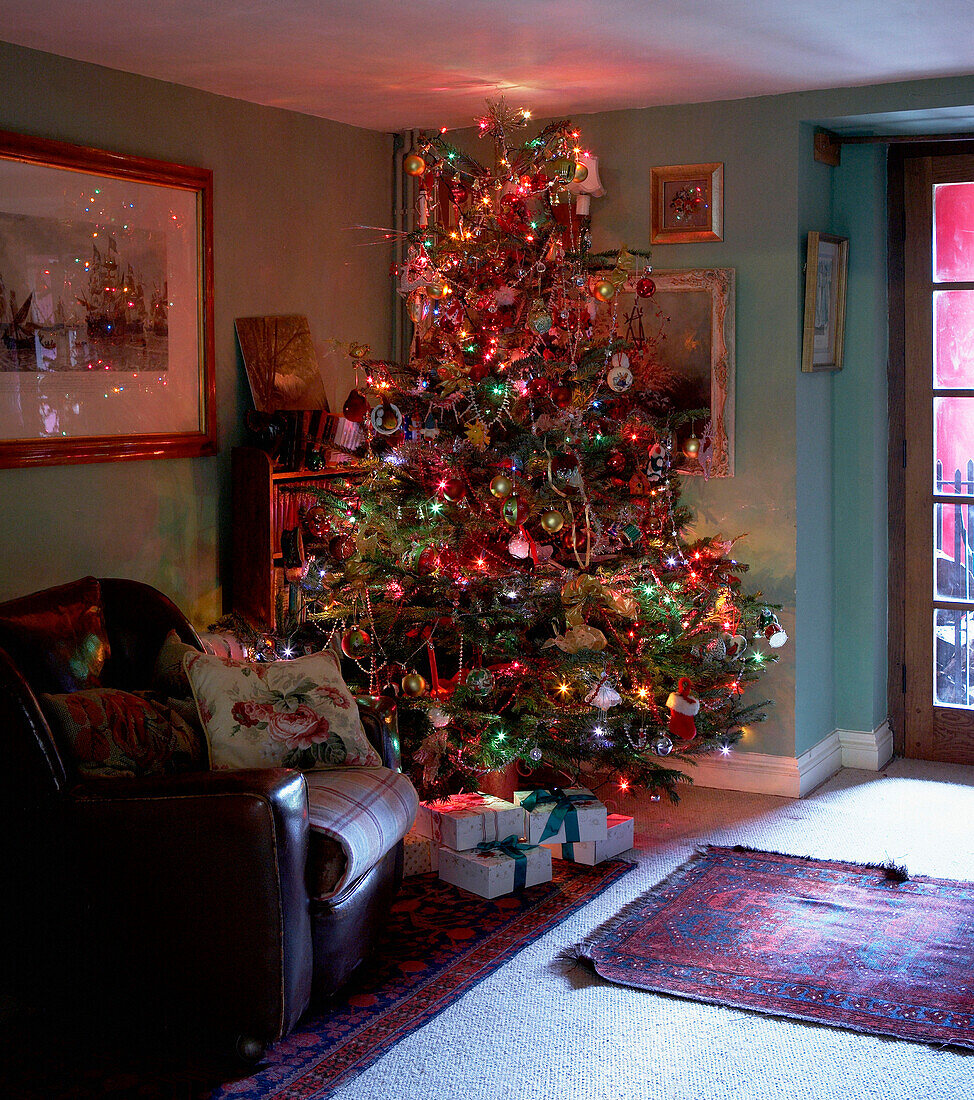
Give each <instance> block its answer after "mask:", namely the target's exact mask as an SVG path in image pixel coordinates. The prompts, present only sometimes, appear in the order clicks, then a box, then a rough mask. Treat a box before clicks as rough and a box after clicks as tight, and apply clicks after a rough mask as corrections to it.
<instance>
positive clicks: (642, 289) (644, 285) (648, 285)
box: [636, 277, 656, 298]
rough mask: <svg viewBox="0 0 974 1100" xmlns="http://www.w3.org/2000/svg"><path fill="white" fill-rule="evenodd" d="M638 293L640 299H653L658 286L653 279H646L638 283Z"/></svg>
mask: <svg viewBox="0 0 974 1100" xmlns="http://www.w3.org/2000/svg"><path fill="white" fill-rule="evenodd" d="M636 293H637V294H638V295H639V297H640V298H652V296H653V295H654V294H655V293H656V284H655V283H654V282H653V280H652V279H650V278H647V277H644V278H642V279H640V280H639V281H638V282H637V283H636Z"/></svg>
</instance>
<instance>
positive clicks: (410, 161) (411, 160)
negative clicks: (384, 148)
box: [402, 153, 426, 176]
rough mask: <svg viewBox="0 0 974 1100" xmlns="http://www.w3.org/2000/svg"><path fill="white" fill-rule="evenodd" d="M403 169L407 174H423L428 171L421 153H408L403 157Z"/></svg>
mask: <svg viewBox="0 0 974 1100" xmlns="http://www.w3.org/2000/svg"><path fill="white" fill-rule="evenodd" d="M402 170H403V171H404V172H405V173H406V175H407V176H421V175H422V174H423V173H424V172H425V171H426V161H425V160H424V159H423V158H422V157H421V156H420V155H419V153H407V154H406V155H405V156H404V157H403V158H402Z"/></svg>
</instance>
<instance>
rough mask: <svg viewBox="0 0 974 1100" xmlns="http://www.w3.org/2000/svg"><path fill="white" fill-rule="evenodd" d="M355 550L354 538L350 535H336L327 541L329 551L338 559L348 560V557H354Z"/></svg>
mask: <svg viewBox="0 0 974 1100" xmlns="http://www.w3.org/2000/svg"><path fill="white" fill-rule="evenodd" d="M357 550H358V547H357V546H356V545H355V539H353V538H352V536H351V535H336V536H335V537H334V538H333V539H332V540H331V542H329V543H328V551H329V553H330V554H331V556H332V557H333V558H337V559H338V560H339V561H348V560H349V559H350V558H354V557H355V552H356V551H357Z"/></svg>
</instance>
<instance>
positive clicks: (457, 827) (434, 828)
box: [413, 791, 524, 852]
mask: <svg viewBox="0 0 974 1100" xmlns="http://www.w3.org/2000/svg"><path fill="white" fill-rule="evenodd" d="M413 829H414V831H415V832H416V833H418V834H419V835H420V836H424V837H428V838H429V839H430V840H432V841H434V842H435V843H436V844H437V846H439V845H444V846H445V847H447V848H453V849H454V850H455V851H457V852H463V851H467V850H468V849H470V848H476V847H477V845H478V844H479V843H480V842H481V841H483V840H503V839H504V838H505V837H508V836H511V834H513V835H514V836H523V835H524V811H523V810H522V809H521V808H520V807H519V806H515V805H514V803H513V802H506V801H505V800H504V799H503V798H497V797H496V796H495V795H492V794H481V793H480V792H479V791H478V792H477V793H476V794H455V795H453V797H452V798H447V799H444V800H443V801H442V802H420V804H419V813H418V814H417V815H416V824H415V825H414V826H413Z"/></svg>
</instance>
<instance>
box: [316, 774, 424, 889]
mask: <svg viewBox="0 0 974 1100" xmlns="http://www.w3.org/2000/svg"><path fill="white" fill-rule="evenodd" d="M305 780H306V782H307V784H308V807H309V815H310V823H311V841H310V852H309V859H308V869H307V873H306V875H305V881H306V882H307V885H308V894H309V896H310V897H312V898H317V899H319V900H323V899H327V898H331V897H334V896H335V895H337V894H339V893H341V892H342V891H343V890H345V889H346V888H347V887H348V886H349V885H350V884H352V883H354V882H357V881H358V880H359V879H361V878H362V877H363V876H365V875H367V874H368V873H369V871H371V869H372V868H373V867H374V866H375V865H376V864H377V863H378V862H379V861H380V860H381V859H382V858H383V856H385V854H386V853H387V852H389V851H391V849H392V848H394V847H395V846H396V845H397V844H398V843H399V841H400V840H402V838H403V837H404V836H405V835H406V833H407V832H408V831H409V829H410V827H411V826H412V823H413V821H414V820H415V817H416V810H417V808H418V806H419V797H418V795H417V794H416V790H415V788H414V787H413V785H412V783H410V782H409V780H408V779H407V778H406V777H405V776H404V775H402V774H401V773H400V772H394V771H391V770H390V769H389V768H338V769H333V770H331V771H316V772H307V773H306V774H305Z"/></svg>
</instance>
